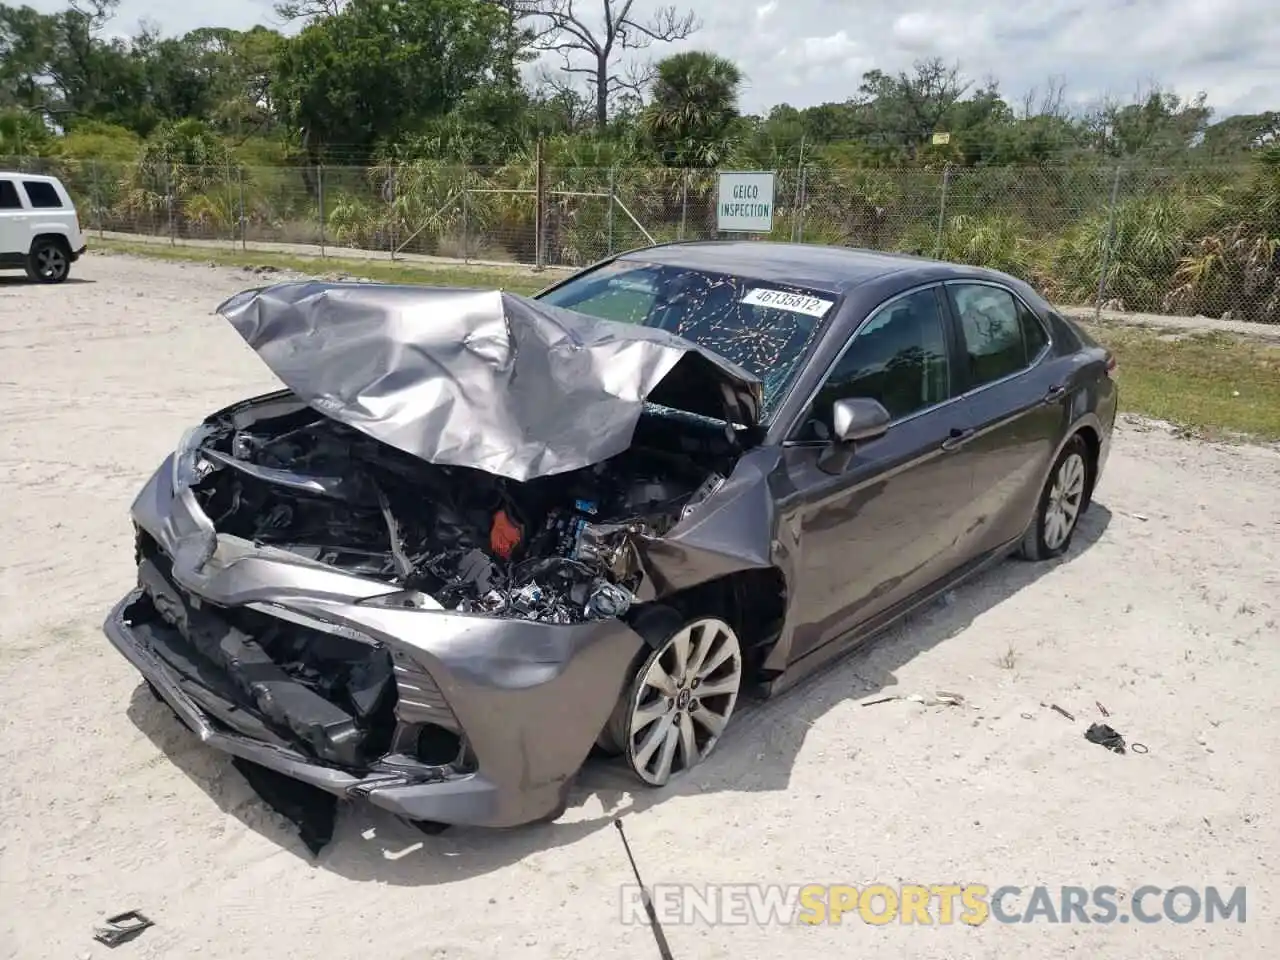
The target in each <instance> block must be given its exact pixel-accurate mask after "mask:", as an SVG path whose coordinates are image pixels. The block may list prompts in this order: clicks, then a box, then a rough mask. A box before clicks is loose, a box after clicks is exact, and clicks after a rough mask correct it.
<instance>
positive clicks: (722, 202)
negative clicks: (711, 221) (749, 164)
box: [716, 170, 773, 233]
mask: <svg viewBox="0 0 1280 960" xmlns="http://www.w3.org/2000/svg"><path fill="white" fill-rule="evenodd" d="M719 176H720V191H719V198H718V200H717V203H716V229H717V230H720V231H723V232H724V233H772V232H773V173H772V172H771V171H744V170H722V171H721V172H720V175H719Z"/></svg>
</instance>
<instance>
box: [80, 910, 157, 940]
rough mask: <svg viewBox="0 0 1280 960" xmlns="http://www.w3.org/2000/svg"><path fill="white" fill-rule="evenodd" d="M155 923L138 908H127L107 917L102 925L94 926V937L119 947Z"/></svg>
mask: <svg viewBox="0 0 1280 960" xmlns="http://www.w3.org/2000/svg"><path fill="white" fill-rule="evenodd" d="M154 926H155V923H154V922H153V921H151V920H149V919H148V918H147V917H145V916H144V915H143V914H142V913H141V912H140V911H138V910H126V911H125V912H124V913H117V914H116V915H115V916H114V917H107V919H106V920H104V921H103V922H102V923H101V924H100V925H98V926H96V927H94V928H93V939H95V940H97V941H98V942H99V943H105V944H106V945H107V946H108V947H118V946H120V944H122V943H127V942H129V941H130V940H132V939H133V938H134V937H136V936H137V935H138V934H140V933H141V932H142V931H143V930H145V929H147V927H154Z"/></svg>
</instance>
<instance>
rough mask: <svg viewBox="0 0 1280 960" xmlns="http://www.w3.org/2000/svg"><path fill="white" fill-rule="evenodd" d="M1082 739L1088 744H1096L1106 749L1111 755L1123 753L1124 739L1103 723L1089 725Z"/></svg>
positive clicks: (1116, 731)
mask: <svg viewBox="0 0 1280 960" xmlns="http://www.w3.org/2000/svg"><path fill="white" fill-rule="evenodd" d="M1084 738H1085V739H1086V740H1088V741H1089V742H1090V743H1097V744H1100V745H1101V746H1104V747H1106V748H1107V749H1108V750H1110V751H1112V752H1113V753H1124V750H1125V743H1124V737H1122V736H1121V735H1120V732H1119V731H1118V730H1115V729H1113V728H1112V727H1109V726H1108V725H1107V724H1105V723H1095V724H1092V725H1090V727H1089V729H1088V730H1086V731H1085V732H1084Z"/></svg>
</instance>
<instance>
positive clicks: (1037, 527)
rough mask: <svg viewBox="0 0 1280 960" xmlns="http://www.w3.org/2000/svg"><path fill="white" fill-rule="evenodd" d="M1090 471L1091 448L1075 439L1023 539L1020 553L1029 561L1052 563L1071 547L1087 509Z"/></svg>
mask: <svg viewBox="0 0 1280 960" xmlns="http://www.w3.org/2000/svg"><path fill="white" fill-rule="evenodd" d="M1089 469H1090V467H1089V448H1088V447H1087V446H1086V445H1085V442H1084V441H1083V440H1082V439H1081V438H1080V437H1079V436H1075V437H1072V438H1071V440H1070V441H1069V442H1068V443H1067V445H1066V447H1064V448H1063V450H1062V452H1061V453H1060V454H1058V459H1057V460H1056V461H1054V464H1053V469H1052V470H1050V471H1049V479H1048V480H1046V481H1045V485H1044V490H1042V491H1041V493H1040V503H1039V505H1038V506H1037V507H1036V515H1035V519H1033V520H1032V521H1031V526H1030V527H1028V528H1027V532H1026V534H1024V535H1023V538H1022V547H1021V551H1020V552H1021V553H1022V556H1024V557H1025V558H1026V559H1028V560H1051V559H1052V558H1054V557H1057V556H1061V555H1062V554H1064V553H1066V552H1067V550H1068V549H1069V548H1070V547H1071V539H1072V537H1074V536H1075V532H1076V527H1077V526H1078V525H1079V522H1080V515H1081V514H1082V513H1084V510H1085V507H1086V506H1087V505H1088V493H1089Z"/></svg>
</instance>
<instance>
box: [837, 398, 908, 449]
mask: <svg viewBox="0 0 1280 960" xmlns="http://www.w3.org/2000/svg"><path fill="white" fill-rule="evenodd" d="M892 419H893V418H892V417H891V416H889V411H888V410H886V409H885V408H884V406H883V405H882V404H881V403H880V401H879V400H872V399H870V398H868V397H849V398H847V399H845V400H837V401H836V402H835V404H834V406H833V407H832V410H831V423H832V426H834V427H835V439H836V440H837V441H839V442H840V443H855V442H858V441H862V440H874V439H876V438H877V437H883V436H884V434H885V431H886V430H888V429H889V421H890V420H892Z"/></svg>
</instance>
